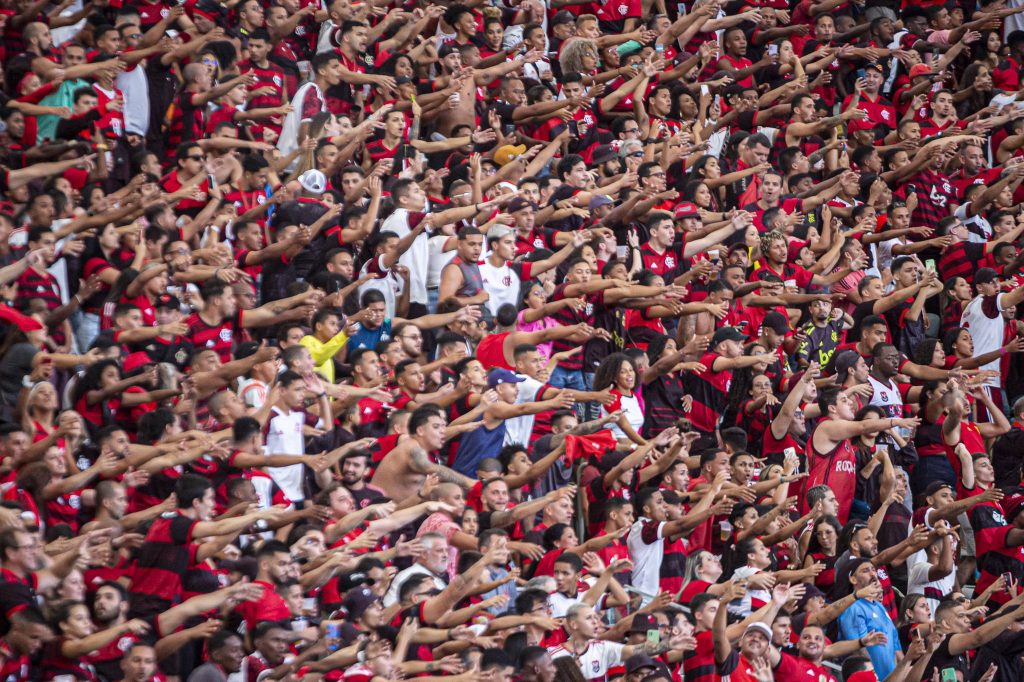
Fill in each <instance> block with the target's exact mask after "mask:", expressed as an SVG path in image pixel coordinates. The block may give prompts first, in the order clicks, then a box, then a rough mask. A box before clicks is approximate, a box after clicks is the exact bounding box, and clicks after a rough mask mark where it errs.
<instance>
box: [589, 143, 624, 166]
mask: <svg viewBox="0 0 1024 682" xmlns="http://www.w3.org/2000/svg"><path fill="white" fill-rule="evenodd" d="M617 158H619V151H618V150H617V149H615V147H613V146H611V145H610V144H603V145H601V146H600V147H598V148H597V149H595V150H594V155H593V161H594V163H607V162H609V161H612V160H614V159H617Z"/></svg>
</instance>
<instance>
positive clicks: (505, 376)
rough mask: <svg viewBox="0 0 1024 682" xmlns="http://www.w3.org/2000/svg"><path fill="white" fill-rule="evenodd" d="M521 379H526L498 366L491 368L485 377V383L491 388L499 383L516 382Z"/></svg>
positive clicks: (521, 380)
mask: <svg viewBox="0 0 1024 682" xmlns="http://www.w3.org/2000/svg"><path fill="white" fill-rule="evenodd" d="M523 381H526V379H524V378H523V377H521V376H518V375H517V374H514V373H512V372H510V371H508V370H507V369H501V368H500V367H499V368H497V369H492V370H491V373H490V375H488V377H487V385H488V386H489V387H491V388H495V387H496V386H498V385H499V384H518V383H522V382H523Z"/></svg>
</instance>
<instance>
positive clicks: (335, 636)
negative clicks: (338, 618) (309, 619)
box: [326, 623, 341, 652]
mask: <svg viewBox="0 0 1024 682" xmlns="http://www.w3.org/2000/svg"><path fill="white" fill-rule="evenodd" d="M326 639H327V650H328V651H330V652H335V651H337V650H338V649H340V648H341V623H328V624H327V638H326Z"/></svg>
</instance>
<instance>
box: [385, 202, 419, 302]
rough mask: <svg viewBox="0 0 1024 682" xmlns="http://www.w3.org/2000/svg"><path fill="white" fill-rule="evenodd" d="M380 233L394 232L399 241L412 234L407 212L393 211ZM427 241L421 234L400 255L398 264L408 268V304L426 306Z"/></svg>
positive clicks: (401, 209)
mask: <svg viewBox="0 0 1024 682" xmlns="http://www.w3.org/2000/svg"><path fill="white" fill-rule="evenodd" d="M380 231H381V232H394V233H395V234H397V235H398V238H399V239H401V238H402V237H405V236H406V235H407V234H409V233H410V232H412V230H411V229H410V227H409V211H408V210H407V209H404V208H398V209H395V212H394V213H392V214H391V215H389V216H388V219H387V220H385V221H384V224H383V225H381V228H380ZM429 239H430V237H428V236H427V233H426V232H421V233H420V234H419V236H418V237H416V240H415V241H413V243H412V246H410V247H409V250H408V251H406V252H405V253H403V254H402V256H401V257H400V258H399V259H398V262H399V263H401V264H402V265H404V266H405V267H407V268H409V302H410V303H419V304H421V305H426V304H427V268H428V267H429V266H430V248H429V244H428V242H429Z"/></svg>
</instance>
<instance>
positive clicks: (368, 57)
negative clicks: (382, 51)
mask: <svg viewBox="0 0 1024 682" xmlns="http://www.w3.org/2000/svg"><path fill="white" fill-rule="evenodd" d="M363 62H365V63H366V65H367V66H373V55H372V54H366V55H364V56H363Z"/></svg>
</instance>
